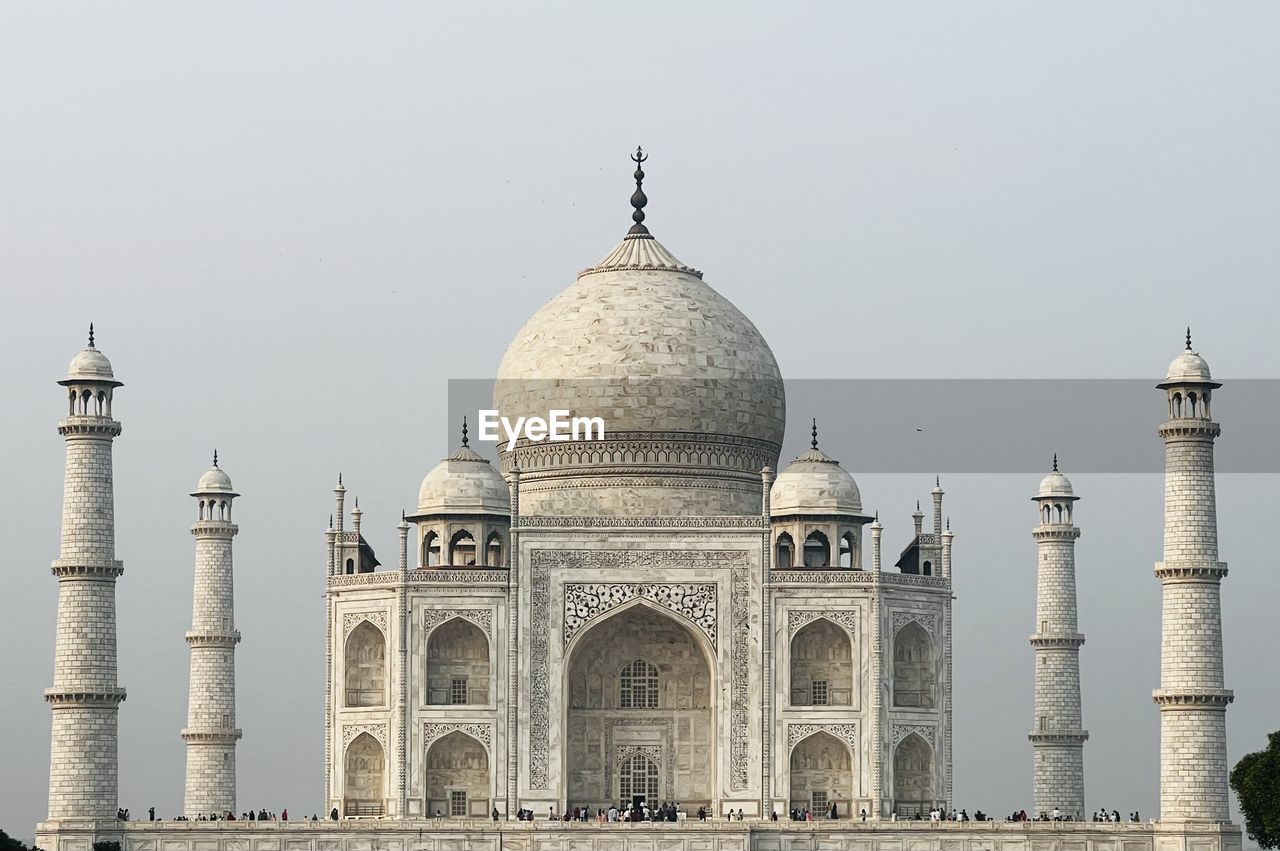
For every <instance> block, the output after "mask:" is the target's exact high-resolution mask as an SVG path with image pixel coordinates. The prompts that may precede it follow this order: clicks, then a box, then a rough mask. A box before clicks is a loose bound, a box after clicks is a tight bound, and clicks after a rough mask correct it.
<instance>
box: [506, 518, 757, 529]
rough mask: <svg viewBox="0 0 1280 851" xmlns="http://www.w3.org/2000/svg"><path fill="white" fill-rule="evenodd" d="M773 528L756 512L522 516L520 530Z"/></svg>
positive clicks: (517, 527) (518, 527)
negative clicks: (709, 515)
mask: <svg viewBox="0 0 1280 851" xmlns="http://www.w3.org/2000/svg"><path fill="white" fill-rule="evenodd" d="M767 528H769V523H768V521H766V520H765V519H764V518H763V517H760V516H758V515H755V514H752V515H747V516H729V517H697V516H684V517H609V516H595V515H592V516H583V517H546V516H539V517H527V516H522V517H521V518H520V523H519V525H517V526H516V527H515V529H514V530H515V531H517V532H525V531H530V530H534V529H752V530H757V531H758V530H763V529H767Z"/></svg>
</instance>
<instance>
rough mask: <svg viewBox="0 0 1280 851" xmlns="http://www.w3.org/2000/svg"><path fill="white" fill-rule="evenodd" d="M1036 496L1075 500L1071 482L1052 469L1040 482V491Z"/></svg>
mask: <svg viewBox="0 0 1280 851" xmlns="http://www.w3.org/2000/svg"><path fill="white" fill-rule="evenodd" d="M1036 496H1037V497H1042V496H1055V497H1060V498H1070V499H1075V498H1076V497H1075V491H1074V490H1072V489H1071V480H1070V479H1068V478H1067V477H1066V476H1064V475H1062V473H1060V472H1058V471H1057V469H1054V471H1053V472H1052V473H1050V474H1049V475H1047V476H1045V477H1044V478H1043V479H1041V480H1040V490H1039V491H1037V493H1036Z"/></svg>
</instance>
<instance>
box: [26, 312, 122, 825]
mask: <svg viewBox="0 0 1280 851" xmlns="http://www.w3.org/2000/svg"><path fill="white" fill-rule="evenodd" d="M58 383H59V384H61V385H62V386H63V387H66V388H67V392H68V396H67V398H68V402H69V408H68V416H67V418H66V419H64V420H62V421H61V422H60V423H59V424H58V433H59V434H61V435H62V436H63V438H64V440H65V441H66V453H67V455H66V468H65V475H64V479H63V493H62V542H61V546H60V548H59V552H58V559H57V560H56V561H54V563H53V575H54V576H56V577H57V579H58V626H57V634H56V636H55V639H54V662H53V687H52V688H49V689H46V690H45V693H44V697H45V700H46V701H47V702H48V703H49V706H50V708H51V709H52V712H53V738H52V747H51V749H50V755H49V819H50V820H53V819H65V818H94V819H114V818H115V817H116V810H117V807H118V806H119V803H118V782H119V763H118V715H119V706H120V703H121V701H123V700H124V699H125V691H124V689H123V688H121V687H120V686H119V685H118V683H117V682H116V579H117V578H118V577H119V576H120V575H121V574H122V573H124V567H123V565H122V564H121V563H120V562H119V561H117V560H116V557H115V494H114V483H113V472H112V464H111V449H112V444H113V441H114V440H115V438H116V437H117V436H119V434H120V430H121V429H120V423H119V422H117V421H115V420H114V419H112V417H111V401H112V395H113V391H114V390H115V388H116V387H119V386H120V385H121V383H120V382H119V381H116V380H115V378H114V376H113V374H112V372H111V364H110V362H109V361H108V360H107V358H106V357H105V356H104V355H102V353H101V352H99V351H98V350H97V349H96V348H95V347H94V343H93V330H92V326H91V327H90V331H89V346H88V348H86V349H85V350H84V351H82V352H81V353H80V354H78V355H76V357H75V358H74V359H73V360H72V361H71V368H70V370H69V372H68V375H67V377H66V378H65V379H63V380H62V381H60V382H58Z"/></svg>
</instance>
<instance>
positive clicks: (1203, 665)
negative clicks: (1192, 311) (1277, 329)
mask: <svg viewBox="0 0 1280 851" xmlns="http://www.w3.org/2000/svg"><path fill="white" fill-rule="evenodd" d="M1158 386H1159V387H1160V389H1162V390H1164V391H1165V392H1166V394H1167V395H1168V404H1169V418H1168V419H1167V420H1166V421H1165V422H1164V424H1163V425H1161V426H1160V437H1161V438H1162V439H1163V440H1164V447H1165V449H1164V451H1165V455H1164V458H1165V461H1164V561H1162V562H1160V563H1158V564H1157V565H1156V577H1157V578H1158V579H1159V580H1160V584H1161V589H1162V600H1163V603H1162V607H1161V641H1160V688H1159V689H1157V690H1156V691H1155V695H1154V697H1155V702H1156V703H1157V704H1158V705H1159V707H1160V818H1161V819H1162V820H1168V821H1192V820H1203V821H1216V822H1225V821H1228V820H1229V819H1230V812H1229V810H1228V797H1227V704H1229V703H1230V702H1231V701H1232V693H1231V691H1230V690H1228V689H1226V688H1224V687H1223V676H1222V610H1221V604H1220V601H1219V586H1220V584H1221V582H1222V578H1223V577H1224V576H1226V575H1227V566H1226V564H1225V563H1223V562H1220V561H1218V515H1217V506H1216V499H1215V494H1214V474H1213V442H1214V440H1215V439H1216V438H1217V437H1218V433H1219V427H1218V424H1217V423H1216V422H1214V421H1213V419H1212V418H1211V417H1212V413H1211V411H1210V398H1211V396H1212V394H1213V391H1214V390H1216V389H1217V388H1218V387H1220V386H1221V385H1220V384H1219V383H1217V382H1215V381H1214V380H1213V377H1212V376H1211V375H1210V373H1209V365H1208V364H1207V363H1205V361H1204V359H1203V358H1201V357H1200V356H1199V355H1198V354H1196V353H1195V352H1193V351H1192V350H1191V331H1190V329H1188V330H1187V348H1186V350H1185V351H1184V352H1182V354H1180V355H1178V357H1176V358H1174V360H1173V363H1171V364H1170V365H1169V373H1168V375H1167V377H1166V378H1165V380H1164V381H1163V382H1162V383H1161V384H1159V385H1158Z"/></svg>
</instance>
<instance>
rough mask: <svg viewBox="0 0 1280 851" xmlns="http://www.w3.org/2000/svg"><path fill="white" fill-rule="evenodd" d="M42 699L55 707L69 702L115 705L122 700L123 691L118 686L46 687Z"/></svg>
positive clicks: (123, 696) (123, 697) (69, 703)
mask: <svg viewBox="0 0 1280 851" xmlns="http://www.w3.org/2000/svg"><path fill="white" fill-rule="evenodd" d="M44 699H45V702H46V703H50V704H53V706H55V707H57V706H67V705H71V704H97V705H99V706H115V705H116V704H119V703H123V702H124V699H125V692H124V689H122V688H120V687H119V686H116V687H114V688H100V689H62V688H47V689H45V690H44Z"/></svg>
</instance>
